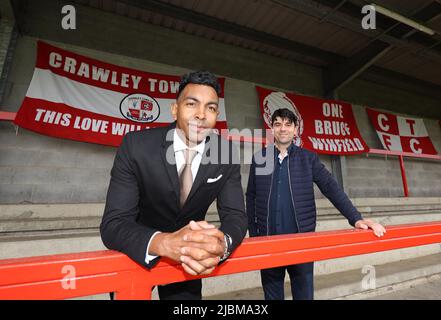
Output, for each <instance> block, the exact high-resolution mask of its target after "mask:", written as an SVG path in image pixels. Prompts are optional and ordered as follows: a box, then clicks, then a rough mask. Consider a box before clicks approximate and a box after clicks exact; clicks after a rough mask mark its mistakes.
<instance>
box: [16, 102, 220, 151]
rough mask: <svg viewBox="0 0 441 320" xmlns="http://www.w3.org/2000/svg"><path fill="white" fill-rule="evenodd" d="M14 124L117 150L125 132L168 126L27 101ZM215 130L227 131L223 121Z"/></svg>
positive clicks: (56, 104) (60, 105)
mask: <svg viewBox="0 0 441 320" xmlns="http://www.w3.org/2000/svg"><path fill="white" fill-rule="evenodd" d="M14 123H15V124H17V125H19V126H20V127H23V128H25V129H29V130H32V131H35V132H38V133H41V134H46V135H49V136H54V137H58V138H65V139H71V140H77V141H83V142H90V143H97V144H103V145H110V146H118V145H119V144H120V143H121V141H122V138H123V137H124V135H125V134H126V133H127V132H130V131H138V130H143V129H148V128H155V127H163V126H167V125H169V123H158V122H153V123H145V124H139V123H134V122H132V121H130V120H126V119H122V118H115V117H109V116H105V115H102V114H98V113H94V112H89V111H84V110H81V109H77V108H73V107H70V106H68V105H65V104H62V103H54V102H51V101H46V100H41V99H33V98H29V97H26V98H25V99H24V101H23V104H22V106H21V108H20V110H19V111H18V113H17V116H16V118H15V120H14ZM216 128H217V129H219V130H221V129H226V128H227V123H226V121H218V122H217V125H216Z"/></svg>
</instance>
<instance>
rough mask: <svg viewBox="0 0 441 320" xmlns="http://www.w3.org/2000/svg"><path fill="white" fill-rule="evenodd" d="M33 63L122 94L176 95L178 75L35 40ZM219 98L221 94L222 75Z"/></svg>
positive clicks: (222, 91)
mask: <svg viewBox="0 0 441 320" xmlns="http://www.w3.org/2000/svg"><path fill="white" fill-rule="evenodd" d="M37 47H38V54H37V64H36V67H37V68H40V69H46V70H50V71H52V72H53V73H55V74H57V75H60V76H63V77H66V78H68V79H72V80H75V81H78V82H81V83H85V84H88V85H92V86H96V87H99V88H103V89H107V90H112V91H117V92H121V93H125V94H130V93H145V94H148V95H152V96H154V97H155V98H163V99H175V98H176V94H177V90H178V85H179V80H180V77H179V76H173V75H163V74H158V73H150V72H143V71H139V70H135V69H131V68H125V67H120V66H117V65H114V64H110V63H105V62H102V61H99V60H96V59H92V58H88V57H85V56H83V55H80V54H76V53H73V52H70V51H67V50H64V49H61V48H57V47H55V46H52V45H50V44H47V43H45V42H42V41H38V46H37ZM218 81H219V83H220V84H221V94H220V96H219V97H220V98H223V97H224V83H225V78H220V77H219V78H218Z"/></svg>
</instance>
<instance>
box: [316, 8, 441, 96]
mask: <svg viewBox="0 0 441 320" xmlns="http://www.w3.org/2000/svg"><path fill="white" fill-rule="evenodd" d="M439 14H440V13H439V12H438V11H436V10H433V6H432V4H429V5H427V6H425V7H423V8H421V9H420V10H418V12H416V13H415V14H413V15H412V18H413V19H415V18H416V19H419V20H420V19H425V20H431V19H433V18H435V17H438V16H439ZM394 31H395V32H394V33H395V36H397V37H399V38H401V39H406V38H408V37H409V36H411V35H412V34H413V31H414V30H411V31H410V32H409V28H408V27H405V28H403V29H398V30H394ZM392 48H393V46H392V45H390V44H389V43H386V42H383V41H381V40H375V41H373V42H371V43H370V44H369V45H368V46H367V47H366V48H364V49H362V50H360V51H359V52H358V53H356V54H355V55H354V56H352V57H351V58H349V59H348V60H347V61H346V62H343V63H340V64H338V65H334V66H330V67H329V68H328V70H326V71H325V75H324V81H325V84H324V86H325V94H326V95H328V94H329V93H330V92H332V91H335V90H338V89H339V88H341V87H343V86H345V85H346V84H347V83H349V82H350V81H352V80H353V79H355V78H356V77H357V76H359V75H360V74H361V73H362V72H364V71H365V70H366V69H367V68H369V67H370V66H371V65H373V64H374V63H375V61H376V60H378V59H379V58H381V57H382V56H383V55H385V54H386V53H387V52H388V51H390V50H391V49H392Z"/></svg>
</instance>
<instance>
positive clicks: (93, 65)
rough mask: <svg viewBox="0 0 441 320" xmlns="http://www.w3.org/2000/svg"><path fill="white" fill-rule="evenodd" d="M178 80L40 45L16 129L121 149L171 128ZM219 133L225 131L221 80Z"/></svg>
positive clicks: (176, 77)
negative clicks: (128, 139) (144, 133)
mask: <svg viewBox="0 0 441 320" xmlns="http://www.w3.org/2000/svg"><path fill="white" fill-rule="evenodd" d="M179 79H180V77H179V76H172V75H162V74H156V73H148V72H144V71H139V70H135V69H130V68H125V67H120V66H116V65H113V64H109V63H105V62H102V61H99V60H96V59H91V58H88V57H85V56H82V55H79V54H76V53H73V52H70V51H67V50H63V49H60V48H57V47H54V46H52V45H49V44H47V43H44V42H41V41H39V42H38V52H37V63H36V66H35V69H34V75H33V77H32V81H31V84H30V85H29V88H28V91H27V93H26V97H25V99H24V100H23V103H22V105H21V107H20V110H19V111H18V113H17V116H16V118H15V121H14V122H15V124H17V125H19V126H21V127H23V128H26V129H29V130H33V131H36V132H39V133H42V134H46V135H50V136H54V137H60V138H66V139H72V140H79V141H84V142H91V143H99V144H105V145H113V146H118V145H119V144H120V143H121V141H122V138H123V136H124V135H125V134H126V133H127V132H129V131H135V130H142V129H145V128H151V127H158V126H165V125H168V124H169V123H171V122H173V118H172V115H171V112H170V106H171V104H172V103H173V102H174V101H175V98H176V94H177V91H178V87H179ZM219 82H220V84H221V88H222V93H221V96H220V99H219V111H220V114H219V117H218V122H217V125H216V128H217V129H226V128H227V121H226V115H225V103H224V93H223V91H224V82H225V79H224V78H219Z"/></svg>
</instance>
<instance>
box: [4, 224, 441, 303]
mask: <svg viewBox="0 0 441 320" xmlns="http://www.w3.org/2000/svg"><path fill="white" fill-rule="evenodd" d="M438 242H441V221H434V222H430V223H418V224H406V225H397V226H390V227H387V233H386V234H385V235H384V236H383V237H382V238H377V237H375V235H374V234H373V233H372V231H370V230H356V229H350V230H337V231H324V232H315V233H301V234H294V235H279V236H269V237H256V238H247V239H245V240H244V241H243V243H242V244H241V245H240V246H239V247H238V248H237V250H236V251H235V252H233V254H232V255H231V256H230V258H229V259H228V260H227V261H226V262H224V263H223V264H222V265H220V266H219V267H217V268H216V269H215V270H214V272H213V273H212V274H211V275H208V276H197V277H195V276H191V275H189V274H187V273H185V272H184V270H183V268H182V267H181V265H180V264H179V263H176V262H174V261H171V260H168V259H162V260H161V261H160V262H159V263H158V264H157V265H156V266H155V267H153V268H152V269H150V270H148V269H146V268H144V267H142V266H140V265H138V264H137V263H135V262H134V261H132V260H131V259H130V258H128V257H127V256H126V255H124V254H122V253H119V252H116V251H111V250H108V251H96V252H83V253H74V254H62V255H52V256H42V257H30V258H18V259H7V260H0V299H67V298H74V297H82V296H88V295H95V294H100V293H106V292H116V299H151V288H152V287H153V286H156V285H159V284H168V283H173V282H180V281H186V280H192V279H196V278H203V277H215V276H220V275H228V274H233V273H240V272H246V271H253V270H259V269H265V268H271V267H278V266H283V265H290V264H298V263H304V262H311V261H320V260H327V259H335V258H341V257H347V256H352V255H359V254H366V253H373V252H379V251H386V250H393V249H400V248H406V247H413V246H420V245H426V244H431V243H438ZM66 267H68V268H67V269H68V270H71V272H73V273H70V274H66V273H63V272H65V271H63V270H65V268H66ZM67 284H70V285H67Z"/></svg>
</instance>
